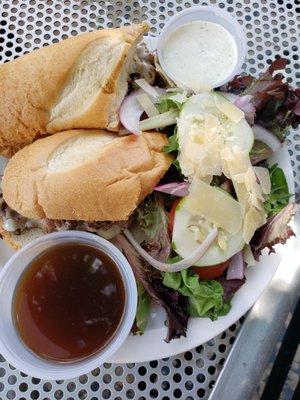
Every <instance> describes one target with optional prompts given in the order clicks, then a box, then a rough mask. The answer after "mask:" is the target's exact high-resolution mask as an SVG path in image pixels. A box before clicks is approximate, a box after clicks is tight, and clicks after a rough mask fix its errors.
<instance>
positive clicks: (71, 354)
mask: <svg viewBox="0 0 300 400" xmlns="http://www.w3.org/2000/svg"><path fill="white" fill-rule="evenodd" d="M124 308H125V288H124V283H123V280H122V276H121V274H120V272H119V270H118V267H117V266H116V265H115V263H114V262H113V261H112V260H111V258H110V257H109V256H107V255H106V254H105V253H103V252H102V251H100V250H98V249H95V248H93V247H91V246H88V245H85V244H65V245H59V246H56V247H52V248H50V249H49V250H47V251H45V252H44V253H43V254H41V255H40V256H39V257H37V258H36V259H35V260H33V261H32V262H31V264H30V265H29V266H28V267H27V269H26V271H25V272H24V274H23V275H22V277H21V279H20V282H19V284H18V286H17V288H16V291H15V299H14V315H15V322H16V325H17V328H18V330H19V333H20V336H21V338H22V339H23V341H24V343H25V344H26V345H27V346H28V347H29V348H30V349H31V350H32V351H34V352H35V353H36V354H38V355H40V356H42V357H45V358H47V359H52V360H56V361H65V362H66V361H71V360H77V359H81V358H85V357H88V356H90V355H92V354H95V353H96V352H97V351H99V350H100V349H102V348H103V347H104V346H105V345H106V344H107V343H108V342H109V341H110V340H111V339H112V337H113V336H114V334H115V332H116V330H117V328H118V326H119V324H120V322H121V320H122V316H123V313H124Z"/></svg>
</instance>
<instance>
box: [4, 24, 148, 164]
mask: <svg viewBox="0 0 300 400" xmlns="http://www.w3.org/2000/svg"><path fill="white" fill-rule="evenodd" d="M147 30H148V26H147V24H140V25H132V26H129V27H123V28H118V29H105V30H98V31H95V32H91V33H86V34H83V35H79V36H76V37H73V38H70V39H66V40H63V41H62V42H60V43H57V44H54V45H51V46H49V47H44V48H42V49H39V50H36V51H33V52H32V53H30V54H27V55H25V56H23V57H20V58H18V59H16V60H14V61H11V62H9V63H7V64H3V65H1V66H0V154H2V155H4V156H6V157H10V156H11V155H13V154H14V153H15V152H16V151H18V150H19V149H20V148H22V147H24V146H25V145H27V144H29V143H31V142H32V141H34V140H35V139H36V138H39V137H42V136H44V135H46V134H49V133H50V134H52V133H56V132H59V131H62V130H66V129H71V128H87V129H109V130H113V131H117V130H118V124H119V119H118V108H119V105H120V102H121V101H122V98H123V97H124V95H125V94H126V90H127V78H128V72H129V69H130V64H131V61H132V57H133V55H134V52H135V48H136V44H137V42H138V41H139V40H140V39H141V37H142V35H143V34H144V33H145V32H146V31H147Z"/></svg>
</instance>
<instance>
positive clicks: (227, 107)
mask: <svg viewBox="0 0 300 400" xmlns="http://www.w3.org/2000/svg"><path fill="white" fill-rule="evenodd" d="M215 105H216V107H217V108H218V110H220V111H221V112H222V113H223V114H225V115H226V117H227V118H229V119H230V120H231V121H233V122H235V123H236V124H237V123H238V122H240V121H241V119H242V118H244V116H245V114H244V113H243V111H242V110H241V109H240V108H238V107H237V106H235V105H234V104H233V103H231V102H230V101H227V100H226V101H224V102H223V101H222V102H221V101H220V99H219V97H217V96H215Z"/></svg>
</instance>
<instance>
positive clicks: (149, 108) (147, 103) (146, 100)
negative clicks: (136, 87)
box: [137, 93, 159, 117]
mask: <svg viewBox="0 0 300 400" xmlns="http://www.w3.org/2000/svg"><path fill="white" fill-rule="evenodd" d="M137 101H138V102H139V103H140V105H141V106H142V107H143V110H144V111H145V112H146V114H147V115H148V117H155V116H156V115H159V112H158V109H157V108H156V107H155V105H154V104H153V102H152V100H151V98H150V96H148V95H147V93H142V94H140V95H139V96H137Z"/></svg>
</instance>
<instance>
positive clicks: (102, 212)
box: [2, 130, 171, 221]
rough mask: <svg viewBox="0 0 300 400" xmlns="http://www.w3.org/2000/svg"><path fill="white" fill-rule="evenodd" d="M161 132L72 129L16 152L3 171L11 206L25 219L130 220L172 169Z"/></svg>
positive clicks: (5, 193)
mask: <svg viewBox="0 0 300 400" xmlns="http://www.w3.org/2000/svg"><path fill="white" fill-rule="evenodd" d="M166 142H167V139H166V137H165V135H163V134H161V133H144V134H143V135H141V136H135V135H129V136H123V137H121V136H118V135H117V134H114V133H110V132H107V131H104V130H103V131H95V130H90V131H87V130H70V131H65V132H60V133H57V134H56V135H52V136H49V137H47V138H43V139H39V140H37V141H36V142H34V143H33V144H31V145H28V146H26V147H25V148H23V149H22V150H20V151H19V152H18V153H16V154H15V155H14V156H13V157H12V159H11V160H10V161H9V163H8V164H7V166H6V169H5V171H4V176H3V181H2V189H3V198H4V200H5V201H6V203H7V204H8V205H9V206H10V207H11V208H12V209H13V210H15V211H17V212H18V213H19V214H21V215H22V216H25V217H28V218H34V219H36V218H50V219H66V220H85V221H122V220H126V219H127V218H128V217H129V215H130V214H131V213H132V212H133V211H134V210H135V208H136V207H137V206H138V204H139V203H140V202H141V201H142V200H143V199H144V197H145V196H146V195H147V194H149V193H150V192H152V191H153V187H154V186H155V185H156V184H157V182H158V181H159V180H160V179H161V177H162V176H163V175H164V174H165V172H166V171H167V169H168V168H169V166H170V163H171V158H170V157H169V156H167V155H165V154H164V153H163V152H162V148H163V146H164V145H165V144H166Z"/></svg>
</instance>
